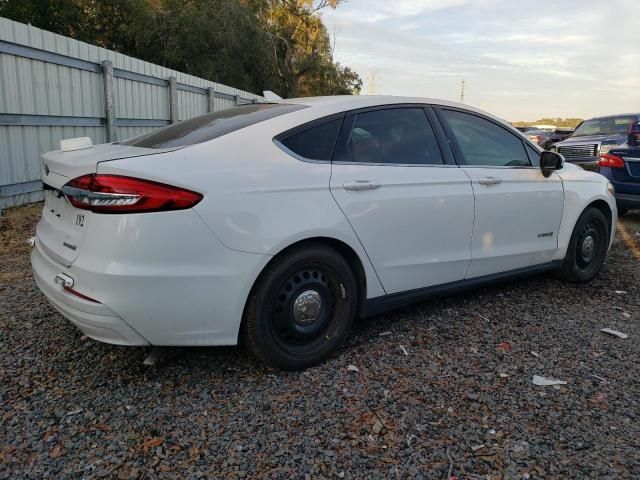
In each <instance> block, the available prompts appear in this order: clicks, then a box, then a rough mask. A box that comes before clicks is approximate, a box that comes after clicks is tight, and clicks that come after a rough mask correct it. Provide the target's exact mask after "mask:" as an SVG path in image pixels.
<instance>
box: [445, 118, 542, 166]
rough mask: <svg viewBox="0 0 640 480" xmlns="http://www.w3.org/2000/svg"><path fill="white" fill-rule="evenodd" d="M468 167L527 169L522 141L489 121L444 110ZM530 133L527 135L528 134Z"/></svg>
mask: <svg viewBox="0 0 640 480" xmlns="http://www.w3.org/2000/svg"><path fill="white" fill-rule="evenodd" d="M441 114H442V116H443V117H444V119H445V121H446V122H447V124H448V125H449V128H450V129H451V132H452V133H453V136H454V139H455V141H456V143H457V144H458V147H459V149H460V153H461V154H462V157H463V158H462V159H460V160H462V161H463V162H464V163H465V164H466V165H475V166H487V167H528V166H530V165H531V162H530V161H529V157H528V156H527V153H526V152H525V150H524V143H523V141H522V139H521V138H519V137H517V136H516V135H514V134H513V133H511V132H509V131H507V130H506V129H504V128H502V127H500V126H498V125H496V124H495V123H493V122H490V121H489V120H485V119H484V118H481V117H478V116H477V115H471V114H469V113H463V112H458V111H455V110H441ZM527 133H528V132H527Z"/></svg>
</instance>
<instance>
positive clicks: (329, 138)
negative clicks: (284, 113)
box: [279, 117, 342, 161]
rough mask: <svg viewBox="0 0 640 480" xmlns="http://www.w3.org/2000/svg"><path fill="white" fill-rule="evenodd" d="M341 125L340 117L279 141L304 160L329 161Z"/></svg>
mask: <svg viewBox="0 0 640 480" xmlns="http://www.w3.org/2000/svg"><path fill="white" fill-rule="evenodd" d="M341 125H342V117H341V118H337V119H335V120H329V121H328V122H325V123H322V124H320V125H315V126H313V127H309V128H306V129H304V130H302V131H299V132H296V133H293V134H291V135H288V136H286V137H285V138H282V139H280V140H279V141H280V143H281V144H282V145H284V146H285V147H287V148H288V149H289V150H291V151H292V152H293V153H295V154H296V155H299V156H301V157H304V158H306V159H309V160H325V161H330V160H331V155H333V148H334V147H335V145H336V141H337V140H338V134H339V133H340V126H341Z"/></svg>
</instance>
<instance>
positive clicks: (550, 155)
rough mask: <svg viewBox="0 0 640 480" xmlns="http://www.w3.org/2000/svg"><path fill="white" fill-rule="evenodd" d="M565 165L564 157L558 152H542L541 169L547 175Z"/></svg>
mask: <svg viewBox="0 0 640 480" xmlns="http://www.w3.org/2000/svg"><path fill="white" fill-rule="evenodd" d="M563 165H564V157H563V156H562V155H560V154H559V153H557V152H550V151H548V150H545V151H544V152H542V153H541V154H540V170H542V174H543V175H544V176H545V177H548V176H549V175H551V173H552V172H553V171H554V170H560V169H561V168H562V166H563Z"/></svg>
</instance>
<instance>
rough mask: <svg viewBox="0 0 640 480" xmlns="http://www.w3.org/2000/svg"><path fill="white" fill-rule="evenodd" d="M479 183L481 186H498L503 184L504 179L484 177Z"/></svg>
mask: <svg viewBox="0 0 640 480" xmlns="http://www.w3.org/2000/svg"><path fill="white" fill-rule="evenodd" d="M478 183H479V184H480V185H497V184H499V183H502V179H501V178H498V177H483V178H481V179H480V180H478Z"/></svg>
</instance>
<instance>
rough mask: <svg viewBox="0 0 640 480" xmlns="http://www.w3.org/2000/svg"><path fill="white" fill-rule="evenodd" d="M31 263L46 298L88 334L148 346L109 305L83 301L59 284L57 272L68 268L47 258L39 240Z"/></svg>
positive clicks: (93, 336)
mask: <svg viewBox="0 0 640 480" xmlns="http://www.w3.org/2000/svg"><path fill="white" fill-rule="evenodd" d="M31 266H32V268H33V278H34V280H35V282H36V285H37V286H38V288H40V291H41V292H42V293H43V294H44V295H45V297H47V300H49V302H50V303H51V305H53V307H54V308H55V309H56V310H57V311H58V312H60V313H61V314H62V315H63V316H64V317H65V318H67V319H68V320H69V321H70V322H71V323H73V324H74V325H75V326H76V327H77V328H79V329H80V330H82V331H83V332H84V333H85V334H86V335H87V336H89V337H91V338H93V339H95V340H99V341H101V342H106V343H113V344H116V345H131V346H144V345H149V342H148V341H147V340H146V339H145V338H143V337H142V336H141V335H140V334H139V333H138V332H136V331H135V330H134V329H133V328H131V327H130V326H129V325H128V324H127V323H126V322H125V321H124V320H122V318H120V317H119V316H118V315H116V314H115V313H114V312H113V311H112V310H110V309H109V308H108V307H107V306H105V305H103V304H101V303H94V302H90V301H88V300H83V299H82V298H79V297H77V296H75V295H72V294H70V293H67V292H66V291H65V290H64V289H63V288H62V286H61V285H58V284H56V283H55V282H54V279H55V277H56V275H58V274H59V273H65V270H67V269H65V268H64V267H61V266H60V265H59V264H57V263H56V262H55V261H54V260H52V259H51V258H50V257H48V256H47V255H46V254H45V253H44V252H43V249H42V246H41V245H40V244H39V242H36V245H35V248H34V249H33V252H32V253H31Z"/></svg>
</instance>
